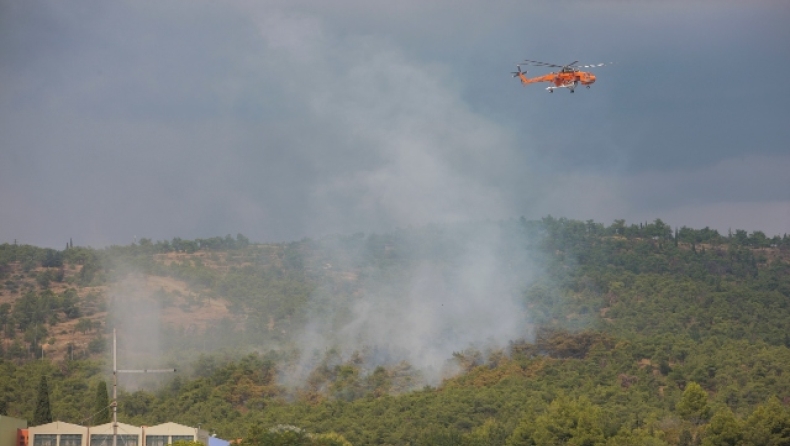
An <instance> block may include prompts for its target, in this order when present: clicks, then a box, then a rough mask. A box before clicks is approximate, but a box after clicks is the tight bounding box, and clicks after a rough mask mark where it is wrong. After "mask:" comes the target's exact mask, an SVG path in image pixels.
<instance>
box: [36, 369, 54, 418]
mask: <svg viewBox="0 0 790 446" xmlns="http://www.w3.org/2000/svg"><path fill="white" fill-rule="evenodd" d="M51 422H52V408H51V407H50V405H49V386H48V385H47V377H46V375H43V376H41V381H40V382H39V383H38V398H37V399H36V412H35V413H34V414H33V426H39V425H41V424H47V423H51Z"/></svg>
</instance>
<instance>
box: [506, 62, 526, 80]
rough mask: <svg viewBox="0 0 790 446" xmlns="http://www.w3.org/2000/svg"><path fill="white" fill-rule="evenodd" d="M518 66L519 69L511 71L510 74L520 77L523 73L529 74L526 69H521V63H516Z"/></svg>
mask: <svg viewBox="0 0 790 446" xmlns="http://www.w3.org/2000/svg"><path fill="white" fill-rule="evenodd" d="M516 68H517V69H518V71H511V72H510V74H512V75H513V77H519V76H521V75H522V74H527V72H526V71H521V65H520V64H516Z"/></svg>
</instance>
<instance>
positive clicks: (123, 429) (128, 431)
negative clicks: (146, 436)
mask: <svg viewBox="0 0 790 446" xmlns="http://www.w3.org/2000/svg"><path fill="white" fill-rule="evenodd" d="M83 429H84V428H83ZM90 431H91V435H102V434H106V435H112V422H109V423H104V424H100V425H98V426H92V427H91V428H90ZM142 433H143V428H142V427H140V426H132V425H131V424H126V423H118V435H141V434H142Z"/></svg>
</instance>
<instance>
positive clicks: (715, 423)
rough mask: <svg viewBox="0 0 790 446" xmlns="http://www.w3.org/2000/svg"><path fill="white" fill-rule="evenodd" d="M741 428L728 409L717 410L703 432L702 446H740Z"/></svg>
mask: <svg viewBox="0 0 790 446" xmlns="http://www.w3.org/2000/svg"><path fill="white" fill-rule="evenodd" d="M742 437H743V428H742V426H741V423H740V422H739V421H738V419H737V418H735V415H734V414H733V413H732V410H730V408H729V407H727V406H724V407H722V408H721V409H719V410H717V411H716V413H715V414H714V415H713V418H711V419H710V424H709V425H708V428H707V429H706V430H705V438H704V439H703V440H702V446H737V445H739V444H741V443H740V442H741V438H742Z"/></svg>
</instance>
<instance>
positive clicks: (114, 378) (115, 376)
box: [112, 328, 176, 446]
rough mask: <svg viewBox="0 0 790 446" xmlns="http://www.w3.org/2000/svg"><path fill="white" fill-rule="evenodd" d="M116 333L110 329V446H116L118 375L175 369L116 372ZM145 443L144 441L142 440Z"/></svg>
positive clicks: (173, 370) (172, 370)
mask: <svg viewBox="0 0 790 446" xmlns="http://www.w3.org/2000/svg"><path fill="white" fill-rule="evenodd" d="M117 345H118V342H117V336H116V331H115V329H114V328H113V329H112V446H118V374H119V373H175V372H176V369H155V370H149V369H143V370H118V349H117ZM142 441H145V439H142Z"/></svg>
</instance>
